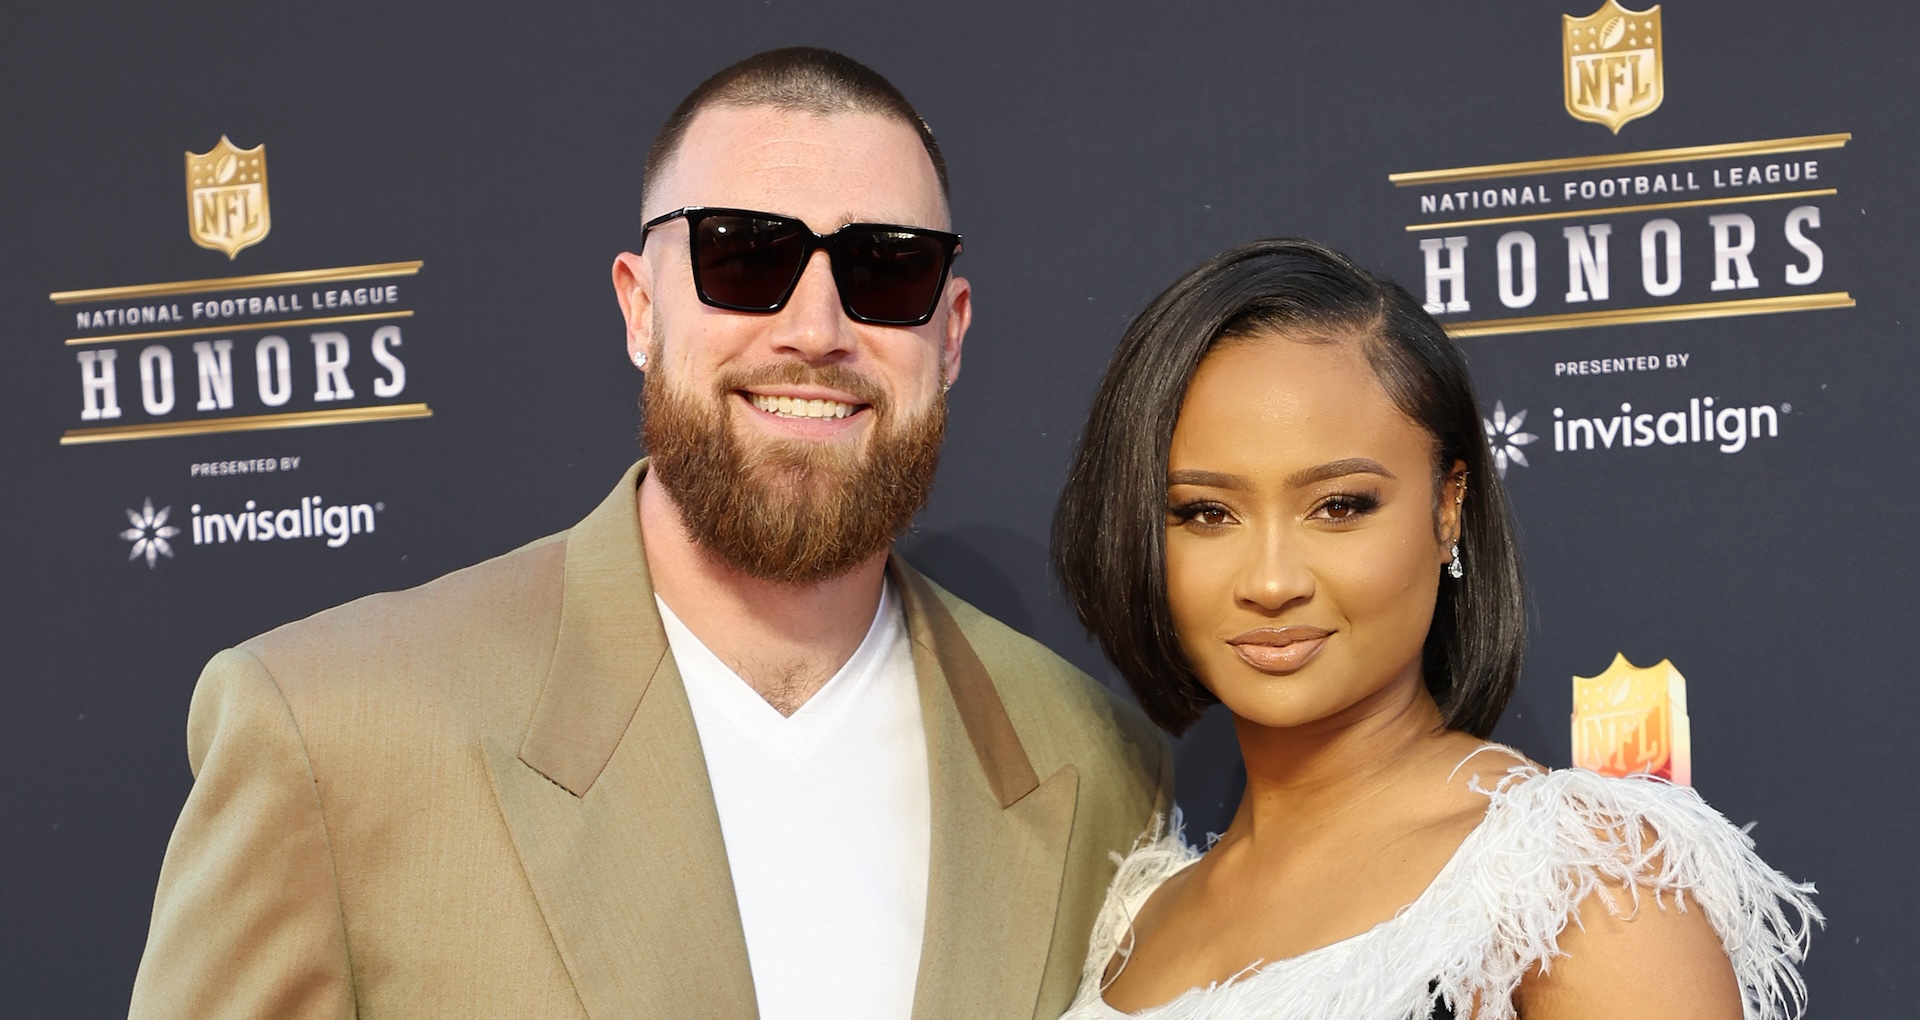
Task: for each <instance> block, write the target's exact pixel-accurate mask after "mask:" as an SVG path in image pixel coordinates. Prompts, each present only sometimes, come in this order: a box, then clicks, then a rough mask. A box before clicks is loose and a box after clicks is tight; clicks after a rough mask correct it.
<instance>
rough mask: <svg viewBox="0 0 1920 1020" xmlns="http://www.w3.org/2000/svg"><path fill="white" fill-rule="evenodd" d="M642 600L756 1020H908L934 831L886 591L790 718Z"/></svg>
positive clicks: (899, 621) (898, 632)
mask: <svg viewBox="0 0 1920 1020" xmlns="http://www.w3.org/2000/svg"><path fill="white" fill-rule="evenodd" d="M654 599H655V601H656V602H657V603H658V604H659V607H660V620H661V622H662V623H663V624H664V625H665V627H666V631H667V644H668V646H669V647H671V648H672V650H673V658H674V662H675V663H676V664H677V665H678V666H679V669H680V677H681V680H682V681H684V683H685V685H686V689H687V701H688V703H689V704H690V705H691V706H692V707H693V721H694V725H695V726H696V727H697V728H698V730H699V733H700V747H701V750H702V752H703V753H704V754H705V757H706V762H707V777H708V779H709V780H710V781H711V783H712V785H713V800H714V806H715V807H717V808H718V809H719V812H720V832H721V836H722V837H723V838H724V840H725V842H726V848H727V864H728V866H729V867H730V868H731V869H732V872H733V891H734V898H735V900H736V902H737V903H738V905H739V910H740V924H741V927H742V928H744V929H745V931H746V937H747V959H748V962H749V964H750V965H751V967H752V969H753V989H754V996H755V998H756V999H757V1000H758V1002H759V1007H760V1016H761V1018H762V1020H829V1018H831V1020H868V1018H871V1020H899V1018H905V1017H907V1016H908V1015H910V1014H911V1013H912V1012H913V993H914V986H915V982H916V979H917V977H918V974H919V969H920V942H921V935H922V932H923V930H924V928H925V925H926V916H927V868H928V860H929V854H930V852H931V827H932V819H931V813H930V810H931V809H930V800H929V796H930V795H929V791H928V780H927V739H926V731H925V729H924V727H923V725H922V721H921V715H920V691H919V687H918V685H917V683H916V682H915V679H914V672H913V653H912V648H911V645H910V644H909V641H908V637H907V627H906V619H905V616H904V614H903V612H902V609H901V604H900V598H899V594H898V593H897V592H896V591H895V589H894V585H893V583H892V582H891V580H889V581H888V582H887V583H886V585H885V588H884V590H883V592H882V595H881V598H880V607H879V610H878V611H877V612H876V613H875V614H874V617H873V623H872V625H871V626H870V627H868V629H867V636H866V638H865V639H864V640H863V641H861V642H860V647H859V648H857V649H855V651H854V653H853V657H852V658H850V659H848V660H847V662H846V664H845V665H843V666H841V667H840V671H839V672H838V673H835V674H834V676H833V678H832V679H831V680H829V681H827V684H826V686H825V687H822V688H821V689H820V690H819V692H818V693H816V694H814V696H813V697H812V698H811V699H809V700H808V701H807V703H806V704H804V705H802V706H800V709H799V711H796V712H795V713H793V715H791V716H782V715H781V714H780V713H779V711H777V710H776V709H775V708H774V707H773V706H772V705H769V704H768V703H767V702H766V699H764V698H762V697H761V696H760V695H759V693H757V692H756V691H754V689H753V688H752V687H749V686H748V685H747V683H746V681H744V680H742V679H740V677H739V675H738V674H736V673H734V671H733V670H732V669H729V668H728V667H727V665H726V664H725V663H723V662H721V661H720V659H719V658H718V657H717V656H715V655H714V654H713V652H712V651H710V650H708V648H707V646H706V645H704V644H702V643H701V641H700V639H699V638H697V637H695V636H694V635H693V632H692V631H690V630H688V629H687V627H686V625H685V624H683V623H681V622H680V620H679V618H678V617H676V616H674V615H673V610H672V609H671V608H669V607H668V606H667V603H666V601H665V600H664V599H661V598H660V597H659V596H658V595H655V596H654Z"/></svg>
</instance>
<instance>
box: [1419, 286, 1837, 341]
mask: <svg viewBox="0 0 1920 1020" xmlns="http://www.w3.org/2000/svg"><path fill="white" fill-rule="evenodd" d="M1853 304H1854V302H1853V296H1852V295H1851V294H1848V293H1847V292H1846V291H1844V290H1841V291H1833V292H1831V293H1827V294H1790V295H1787V296H1786V297H1769V298H1747V299H1745V300H1740V301H1702V302H1699V303H1698V304H1689V305H1658V306H1656V307H1653V308H1611V309H1608V310H1606V311H1600V312H1568V313H1566V314H1563V315H1528V316H1522V317H1519V318H1513V319H1480V320H1477V321H1474V322H1454V323H1448V324H1447V327H1446V328H1447V335H1448V336H1450V337H1453V338H1454V339H1456V340H1457V339H1460V338H1462V337H1470V336H1499V335H1501V334H1504V333H1536V332H1540V331H1542V330H1549V329H1584V328H1585V327H1588V326H1627V325H1632V324H1634V323H1641V322H1683V321H1685V320H1688V319H1726V318H1733V317H1734V316H1739V315H1770V314H1772V313H1774V312H1809V311H1813V310H1815V309H1819V308H1852V307H1853Z"/></svg>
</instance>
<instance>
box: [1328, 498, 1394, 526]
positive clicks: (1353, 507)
mask: <svg viewBox="0 0 1920 1020" xmlns="http://www.w3.org/2000/svg"><path fill="white" fill-rule="evenodd" d="M1379 506H1380V500H1379V499H1378V498H1376V497H1373V496H1367V495H1353V496H1333V497H1330V498H1328V499H1327V500H1326V501H1325V502H1323V503H1321V504H1320V506H1319V508H1318V509H1316V510H1315V511H1314V516H1315V517H1319V518H1321V519H1323V520H1328V521H1333V522H1335V523H1341V524H1344V523H1346V522H1348V521H1355V520H1359V519H1360V518H1362V517H1365V516H1366V515H1367V514H1370V513H1372V512H1373V511H1374V510H1376V509H1378V508H1379Z"/></svg>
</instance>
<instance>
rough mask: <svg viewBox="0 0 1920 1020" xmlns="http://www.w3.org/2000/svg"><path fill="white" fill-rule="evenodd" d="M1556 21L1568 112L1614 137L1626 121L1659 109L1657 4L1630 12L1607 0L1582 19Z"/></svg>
mask: <svg viewBox="0 0 1920 1020" xmlns="http://www.w3.org/2000/svg"><path fill="white" fill-rule="evenodd" d="M1561 22H1562V25H1561V29H1562V31H1561V43H1562V49H1563V50H1564V51H1565V53H1566V62H1565V63H1563V64H1562V65H1561V69H1562V70H1563V71H1565V72H1566V77H1567V112H1568V113H1570V114H1572V115H1573V116H1574V117H1575V118H1577V119H1579V120H1590V121H1593V122H1594V123H1596V124H1605V125H1606V126H1607V127H1608V128H1609V129H1610V130H1612V131H1613V133H1614V134H1616V135H1617V134H1619V133H1620V126H1621V125H1623V124H1625V123H1626V122H1627V121H1630V120H1633V119H1635V118H1638V117H1644V116H1646V115H1647V114H1649V113H1652V112H1653V111H1655V110H1657V109H1659V108H1660V100H1661V99H1663V98H1665V95H1666V85H1665V82H1666V78H1665V74H1664V66H1663V65H1664V61H1663V60H1662V57H1661V47H1660V42H1661V35H1662V32H1661V28H1660V5H1659V4H1654V5H1653V6H1652V7H1649V8H1647V9H1646V10H1644V11H1630V10H1627V9H1626V8H1625V7H1622V6H1620V5H1619V4H1617V3H1615V2H1614V0H1607V2H1606V3H1605V4H1602V5H1601V7H1600V9H1599V10H1597V11H1594V12H1593V13H1592V14H1589V15H1587V16H1586V17H1584V18H1576V17H1574V16H1573V15H1571V14H1564V15H1561Z"/></svg>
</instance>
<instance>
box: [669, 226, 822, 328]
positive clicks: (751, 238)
mask: <svg viewBox="0 0 1920 1020" xmlns="http://www.w3.org/2000/svg"><path fill="white" fill-rule="evenodd" d="M806 251H807V236H806V233H805V230H804V228H803V227H802V226H801V225H800V224H797V223H795V222H793V221H792V220H782V219H775V218H771V217H760V216H732V215H718V216H705V217H702V218H701V220H700V223H699V225H698V226H697V227H696V228H695V229H694V231H693V260H694V271H695V272H694V278H695V280H696V281H697V282H698V283H699V285H700V290H701V292H702V293H701V296H702V297H704V298H706V299H707V300H708V301H709V302H711V303H714V304H718V305H722V306H728V307H733V308H738V309H742V310H747V311H762V310H771V309H772V308H773V307H774V306H775V305H778V304H779V303H780V298H781V297H782V296H783V295H784V294H786V292H787V288H788V287H790V286H792V285H793V281H794V278H795V277H797V276H799V275H800V266H801V262H802V260H803V259H804V257H805V255H806Z"/></svg>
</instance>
